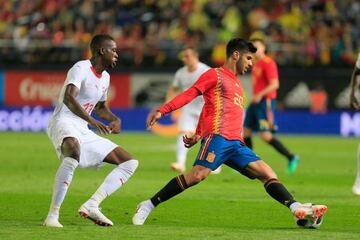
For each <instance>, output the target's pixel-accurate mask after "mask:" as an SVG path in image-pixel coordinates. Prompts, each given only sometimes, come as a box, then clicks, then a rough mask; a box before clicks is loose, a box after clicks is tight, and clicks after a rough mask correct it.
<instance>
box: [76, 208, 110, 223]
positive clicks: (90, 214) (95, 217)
mask: <svg viewBox="0 0 360 240" xmlns="http://www.w3.org/2000/svg"><path fill="white" fill-rule="evenodd" d="M79 214H80V215H81V216H82V217H84V218H87V219H90V220H91V221H93V222H94V223H95V224H97V225H99V226H103V227H111V226H113V225H114V224H113V222H112V221H111V220H110V219H108V218H107V217H105V215H104V214H102V212H101V211H100V209H99V208H98V207H92V206H86V204H83V205H82V206H81V207H80V209H79Z"/></svg>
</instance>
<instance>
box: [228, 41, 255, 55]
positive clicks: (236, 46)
mask: <svg viewBox="0 0 360 240" xmlns="http://www.w3.org/2000/svg"><path fill="white" fill-rule="evenodd" d="M256 50H257V49H256V47H255V46H254V45H253V44H252V42H249V41H247V40H245V39H242V38H233V39H231V40H230V41H229V42H228V44H227V45H226V57H230V56H231V54H233V52H235V51H239V52H251V53H255V52H256Z"/></svg>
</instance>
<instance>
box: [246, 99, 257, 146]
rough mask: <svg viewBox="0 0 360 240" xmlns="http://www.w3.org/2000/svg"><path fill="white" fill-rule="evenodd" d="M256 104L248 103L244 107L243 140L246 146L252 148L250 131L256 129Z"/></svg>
mask: <svg viewBox="0 0 360 240" xmlns="http://www.w3.org/2000/svg"><path fill="white" fill-rule="evenodd" d="M256 109H257V104H254V103H252V104H250V106H249V107H248V109H246V115H245V120H244V142H245V144H246V146H247V147H248V148H250V149H253V142H252V132H253V130H254V131H256V130H258V126H257V124H258V121H257V116H256Z"/></svg>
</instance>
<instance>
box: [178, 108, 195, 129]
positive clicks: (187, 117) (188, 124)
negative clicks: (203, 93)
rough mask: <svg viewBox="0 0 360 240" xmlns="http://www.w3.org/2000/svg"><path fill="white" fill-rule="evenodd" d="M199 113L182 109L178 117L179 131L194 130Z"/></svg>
mask: <svg viewBox="0 0 360 240" xmlns="http://www.w3.org/2000/svg"><path fill="white" fill-rule="evenodd" d="M199 117H200V116H199V115H198V114H195V113H192V112H190V111H186V110H183V111H182V112H181V116H180V118H179V122H178V125H179V131H180V132H192V133H194V132H195V131H196V127H197V124H198V120H199Z"/></svg>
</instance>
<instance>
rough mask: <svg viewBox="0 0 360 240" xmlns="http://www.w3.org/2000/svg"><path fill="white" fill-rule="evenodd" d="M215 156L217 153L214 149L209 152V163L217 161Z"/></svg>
mask: <svg viewBox="0 0 360 240" xmlns="http://www.w3.org/2000/svg"><path fill="white" fill-rule="evenodd" d="M215 157H216V155H215V153H214V151H212V152H209V153H208V155H207V156H206V161H208V162H209V163H212V162H214V161H215Z"/></svg>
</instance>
